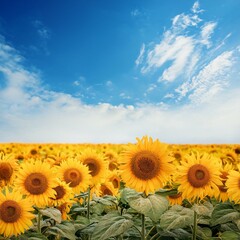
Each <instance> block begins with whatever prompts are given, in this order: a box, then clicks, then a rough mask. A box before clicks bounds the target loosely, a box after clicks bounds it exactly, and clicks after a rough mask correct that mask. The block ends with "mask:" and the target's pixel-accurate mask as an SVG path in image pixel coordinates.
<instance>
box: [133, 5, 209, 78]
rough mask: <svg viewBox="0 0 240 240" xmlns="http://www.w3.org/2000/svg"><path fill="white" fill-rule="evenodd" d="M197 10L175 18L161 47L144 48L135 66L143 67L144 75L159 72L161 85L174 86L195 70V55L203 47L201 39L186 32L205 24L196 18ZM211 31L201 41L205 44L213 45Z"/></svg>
mask: <svg viewBox="0 0 240 240" xmlns="http://www.w3.org/2000/svg"><path fill="white" fill-rule="evenodd" d="M194 9H195V10H194V13H189V14H185V13H182V14H179V15H176V16H175V17H174V18H173V19H172V26H171V27H170V28H169V29H168V30H166V31H165V32H164V33H163V36H162V39H161V41H160V43H157V44H155V45H153V46H152V44H151V45H150V46H149V47H148V49H146V46H145V45H143V46H142V48H141V50H140V55H139V56H138V58H137V60H136V61H135V63H136V65H137V66H138V65H139V66H141V72H142V73H143V74H146V73H149V72H152V71H156V70H159V69H160V70H161V74H160V76H159V81H169V82H172V81H174V80H176V79H177V78H178V77H180V76H181V75H182V74H183V72H186V69H188V68H193V67H194V65H193V63H194V58H192V55H193V54H194V52H195V50H196V47H197V45H199V44H200V41H199V38H200V36H198V37H196V36H195V35H194V34H193V35H189V34H188V32H187V29H188V28H190V27H195V28H198V25H199V23H200V22H201V21H202V19H201V18H200V17H199V16H198V15H197V12H199V11H200V10H199V11H197V10H196V9H198V7H196V6H195V7H194ZM200 12H201V11H200ZM210 30H213V27H212V28H210V26H209V27H208V28H207V27H205V28H204V29H203V30H202V32H203V33H202V35H203V36H201V39H202V41H205V42H204V44H210V35H211V31H210ZM200 35H201V34H200ZM202 45H203V43H202ZM144 54H145V55H144ZM144 60H145V61H144ZM167 63H168V64H169V63H170V66H169V67H165V64H167Z"/></svg>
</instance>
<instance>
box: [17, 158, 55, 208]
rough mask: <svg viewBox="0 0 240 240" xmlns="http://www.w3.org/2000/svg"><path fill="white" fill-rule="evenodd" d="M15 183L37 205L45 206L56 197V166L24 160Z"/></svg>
mask: <svg viewBox="0 0 240 240" xmlns="http://www.w3.org/2000/svg"><path fill="white" fill-rule="evenodd" d="M14 185H15V187H16V188H17V189H19V190H20V191H21V193H22V194H24V195H27V196H28V197H29V199H30V200H31V201H32V202H33V204H35V205H36V206H37V207H45V206H47V205H48V203H49V198H54V197H55V194H56V192H55V191H54V189H53V188H54V187H56V186H57V178H56V173H55V170H54V168H51V166H50V165H49V164H48V163H43V162H41V161H31V162H24V163H22V164H21V168H20V170H19V171H18V177H17V178H16V180H15V182H14Z"/></svg>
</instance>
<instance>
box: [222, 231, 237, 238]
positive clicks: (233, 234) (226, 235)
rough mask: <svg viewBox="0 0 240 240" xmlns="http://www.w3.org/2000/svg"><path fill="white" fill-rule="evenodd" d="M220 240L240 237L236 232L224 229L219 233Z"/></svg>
mask: <svg viewBox="0 0 240 240" xmlns="http://www.w3.org/2000/svg"><path fill="white" fill-rule="evenodd" d="M220 237H221V240H237V239H240V235H239V234H237V233H236V232H232V231H226V232H223V233H222V234H221V235H220Z"/></svg>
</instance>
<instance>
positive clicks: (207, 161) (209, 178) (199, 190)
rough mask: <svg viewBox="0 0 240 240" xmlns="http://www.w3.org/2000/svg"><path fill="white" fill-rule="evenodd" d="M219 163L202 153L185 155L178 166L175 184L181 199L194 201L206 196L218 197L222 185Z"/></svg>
mask: <svg viewBox="0 0 240 240" xmlns="http://www.w3.org/2000/svg"><path fill="white" fill-rule="evenodd" d="M220 167H221V166H220V163H219V161H218V159H216V158H215V157H213V156H211V155H209V154H207V153H203V154H200V153H199V152H196V154H191V155H186V156H185V159H184V160H183V161H181V165H180V166H178V176H177V178H176V180H177V182H178V183H180V186H179V188H178V190H179V192H182V196H183V198H186V199H188V200H194V199H196V198H199V199H203V198H204V197H206V196H210V197H212V196H218V195H219V188H218V186H220V185H221V184H222V182H221V179H220Z"/></svg>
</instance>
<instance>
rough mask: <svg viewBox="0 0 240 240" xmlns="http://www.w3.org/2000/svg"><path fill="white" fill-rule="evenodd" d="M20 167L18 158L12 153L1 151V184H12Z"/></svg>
mask: <svg viewBox="0 0 240 240" xmlns="http://www.w3.org/2000/svg"><path fill="white" fill-rule="evenodd" d="M17 168H18V163H17V160H16V159H15V157H14V155H12V154H3V153H0V185H1V186H5V185H7V184H12V182H13V179H14V177H15V175H16V171H17Z"/></svg>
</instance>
